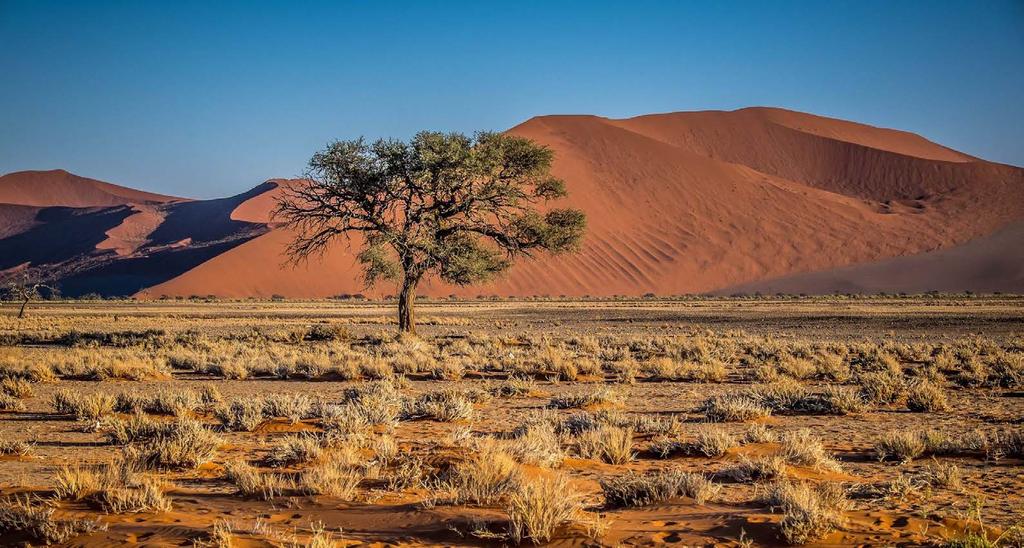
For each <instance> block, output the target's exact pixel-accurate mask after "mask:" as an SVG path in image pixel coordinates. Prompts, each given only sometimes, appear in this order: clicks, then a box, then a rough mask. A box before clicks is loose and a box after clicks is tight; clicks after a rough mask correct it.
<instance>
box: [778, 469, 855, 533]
mask: <svg viewBox="0 0 1024 548" xmlns="http://www.w3.org/2000/svg"><path fill="white" fill-rule="evenodd" d="M767 499H768V503H769V505H770V506H772V507H773V508H778V509H780V510H781V511H782V521H780V522H779V530H780V532H781V533H782V536H783V538H785V539H786V541H788V542H789V543H791V544H806V543H808V542H810V541H812V540H815V539H818V538H821V537H823V536H825V535H826V534H828V533H829V532H831V531H832V530H834V529H835V528H836V527H839V526H841V525H842V524H843V523H844V522H845V518H844V517H843V512H845V511H846V510H847V509H848V508H849V503H848V502H847V500H846V497H845V496H844V495H843V493H842V491H841V490H840V489H839V488H837V487H836V486H834V485H832V484H826V485H824V486H822V487H819V488H814V487H811V486H810V485H808V484H804V483H791V482H788V481H781V482H777V483H775V484H772V485H771V486H770V487H769V489H768V496H767Z"/></svg>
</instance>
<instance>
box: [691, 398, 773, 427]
mask: <svg viewBox="0 0 1024 548" xmlns="http://www.w3.org/2000/svg"><path fill="white" fill-rule="evenodd" d="M699 412H700V413H703V414H704V417H705V418H706V419H707V420H708V421H711V422H745V421H749V420H755V419H760V418H763V417H767V416H768V415H770V414H771V409H769V408H768V407H766V406H764V405H762V404H760V403H758V402H757V401H755V400H754V399H752V398H750V397H748V396H745V395H741V394H726V395H723V396H715V397H712V398H708V399H707V400H705V401H704V403H703V404H702V405H701V407H700V409H699Z"/></svg>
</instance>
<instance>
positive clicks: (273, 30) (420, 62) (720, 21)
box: [0, 0, 1024, 198]
mask: <svg viewBox="0 0 1024 548" xmlns="http://www.w3.org/2000/svg"><path fill="white" fill-rule="evenodd" d="M752 105H769V106H781V107H786V108H791V109H796V110H802V111H808V112H813V113H816V114H822V115H827V116H835V117H840V118H847V119H852V120H856V121H861V122H865V123H870V124H875V125H881V126H887V127H895V128H900V129H907V130H910V131H915V132H919V133H921V134H923V135H925V136H926V137H928V138H930V139H932V140H935V141H938V142H940V143H943V144H946V145H948V146H951V147H953V148H957V149H960V150H963V151H965V152H968V153H971V154H974V155H979V156H982V157H984V158H987V159H991V160H995V161H1001V162H1006V163H1012V164H1015V165H1024V2H1021V1H1020V0H1017V1H1009V2H1000V1H995V0H991V1H988V0H985V1H966V2H942V1H934V2H924V1H914V0H901V1H891V0H887V1H850V2H844V1H810V0H808V1H805V2H776V1H753V2H728V1H709V2H669V1H665V2H648V1H644V0H628V1H621V2H599V1H596V0H591V1H582V0H581V1H579V2H557V1H555V2H541V1H537V2H531V1H516V2H507V3H505V4H504V5H499V4H498V2H487V1H474V2H456V1H448V2H441V1H438V2H416V3H414V2H384V1H380V2H376V1H370V0H366V1H362V2H341V1H338V2H314V1H295V2H260V1H255V0H253V1H246V2H227V1H216V0H211V1H203V2H170V1H168V2H157V1H122V2H100V1H96V2H86V1H81V2H51V1H44V0H30V1H24V2H22V1H10V0H0V124H2V131H0V173H6V172H9V171H16V170H22V169H52V168H58V167H59V168H65V169H68V170H70V171H73V172H76V173H79V174H82V175H86V176H91V177H96V178H99V179H103V180H108V181H111V182H116V183H120V184H126V185H130V186H136V187H141V188H144V189H148V190H156V191H161V192H165V193H171V194H178V195H185V196H190V197H197V198H209V197H216V196H225V195H229V194H233V193H236V192H240V191H243V190H245V189H248V188H250V187H252V186H255V185H256V184H258V183H259V182H261V181H263V180H265V179H267V178H271V177H281V176H285V177H288V176H297V175H299V174H300V173H301V172H302V169H303V166H304V165H305V162H306V160H308V158H309V156H310V154H311V153H312V152H313V151H314V150H316V149H317V148H319V147H321V146H322V145H323V144H324V143H326V142H327V141H328V140H330V139H332V138H349V137H356V136H359V135H365V136H367V137H379V136H394V137H408V136H410V135H411V134H412V133H414V132H415V131H417V130H419V129H442V130H461V131H472V130H475V129H506V128H508V127H511V126H513V125H515V124H517V123H519V122H521V121H523V120H525V119H527V118H529V117H531V116H534V115H540V114H554V113H589V114H599V115H603V116H611V117H625V116H632V115H637V114H645V113H652V112H665V111H678V110H702V109H734V108H740V107H745V106H752Z"/></svg>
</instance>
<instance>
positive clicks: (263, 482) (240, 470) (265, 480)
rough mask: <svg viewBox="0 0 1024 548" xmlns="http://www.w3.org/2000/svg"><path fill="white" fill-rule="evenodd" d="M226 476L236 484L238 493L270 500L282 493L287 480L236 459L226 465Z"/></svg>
mask: <svg viewBox="0 0 1024 548" xmlns="http://www.w3.org/2000/svg"><path fill="white" fill-rule="evenodd" d="M224 477H225V479H227V481H229V482H231V483H232V484H234V486H235V488H237V489H238V493H239V494H241V495H243V496H246V497H256V498H258V499H260V500H270V499H272V498H274V497H276V496H278V495H280V494H281V493H282V491H283V490H284V487H285V481H284V480H283V479H282V478H281V476H278V475H277V474H273V473H263V472H260V471H259V470H257V469H255V468H253V467H252V466H250V465H249V464H248V463H246V462H245V461H243V460H235V461H231V462H229V463H227V464H226V465H225V466H224Z"/></svg>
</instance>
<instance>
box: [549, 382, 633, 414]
mask: <svg viewBox="0 0 1024 548" xmlns="http://www.w3.org/2000/svg"><path fill="white" fill-rule="evenodd" d="M620 404H622V395H621V394H619V393H618V392H617V391H615V390H614V389H612V388H610V387H607V386H602V387H601V388H598V389H595V390H590V391H587V392H579V393H575V394H563V395H560V396H555V397H554V398H551V401H550V402H548V407H550V408H553V409H583V408H587V407H597V406H605V405H620Z"/></svg>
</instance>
